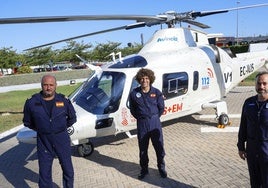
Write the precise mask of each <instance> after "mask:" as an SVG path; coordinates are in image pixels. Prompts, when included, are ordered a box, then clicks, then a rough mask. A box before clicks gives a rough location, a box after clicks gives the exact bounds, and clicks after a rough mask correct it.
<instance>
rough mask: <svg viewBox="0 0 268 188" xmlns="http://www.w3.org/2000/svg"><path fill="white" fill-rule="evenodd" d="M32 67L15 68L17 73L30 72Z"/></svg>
mask: <svg viewBox="0 0 268 188" xmlns="http://www.w3.org/2000/svg"><path fill="white" fill-rule="evenodd" d="M32 72H33V71H32V69H31V68H30V67H29V66H21V67H19V68H18V69H17V73H18V74H26V73H32Z"/></svg>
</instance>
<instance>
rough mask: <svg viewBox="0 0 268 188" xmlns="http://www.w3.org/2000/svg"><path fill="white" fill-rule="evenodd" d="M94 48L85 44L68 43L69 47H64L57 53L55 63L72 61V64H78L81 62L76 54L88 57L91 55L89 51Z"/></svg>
mask: <svg viewBox="0 0 268 188" xmlns="http://www.w3.org/2000/svg"><path fill="white" fill-rule="evenodd" d="M90 48H92V45H91V44H84V42H83V41H82V43H78V42H76V41H68V42H67V45H66V46H65V47H63V49H62V50H58V51H56V59H55V61H57V62H61V61H70V62H77V61H80V60H79V59H78V58H77V57H76V55H75V54H77V55H79V56H81V57H86V55H87V54H88V53H89V49H90Z"/></svg>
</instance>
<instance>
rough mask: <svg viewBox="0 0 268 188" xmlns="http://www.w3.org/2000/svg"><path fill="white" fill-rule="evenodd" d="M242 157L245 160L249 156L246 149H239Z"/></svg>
mask: <svg viewBox="0 0 268 188" xmlns="http://www.w3.org/2000/svg"><path fill="white" fill-rule="evenodd" d="M238 154H239V156H240V158H241V159H243V160H245V159H246V158H247V153H246V152H245V151H238Z"/></svg>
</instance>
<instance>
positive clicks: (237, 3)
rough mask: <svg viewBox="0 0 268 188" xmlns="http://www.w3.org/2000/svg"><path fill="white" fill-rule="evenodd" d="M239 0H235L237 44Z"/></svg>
mask: <svg viewBox="0 0 268 188" xmlns="http://www.w3.org/2000/svg"><path fill="white" fill-rule="evenodd" d="M239 3H240V1H237V2H236V8H237V9H236V45H238V5H239Z"/></svg>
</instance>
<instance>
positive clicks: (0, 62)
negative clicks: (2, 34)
mask: <svg viewBox="0 0 268 188" xmlns="http://www.w3.org/2000/svg"><path fill="white" fill-rule="evenodd" d="M17 61H19V56H18V55H17V53H16V51H15V50H12V47H9V48H2V49H0V69H1V73H2V74H3V69H7V68H13V67H15V63H16V62H17Z"/></svg>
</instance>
